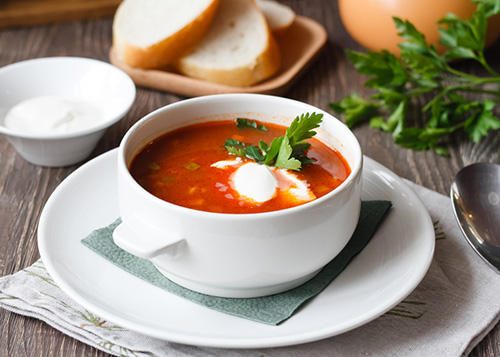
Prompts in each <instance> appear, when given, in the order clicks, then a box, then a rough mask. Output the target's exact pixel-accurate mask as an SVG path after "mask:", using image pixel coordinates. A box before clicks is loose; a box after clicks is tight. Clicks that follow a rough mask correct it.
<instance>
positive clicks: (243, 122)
mask: <svg viewBox="0 0 500 357" xmlns="http://www.w3.org/2000/svg"><path fill="white" fill-rule="evenodd" d="M236 126H237V127H238V128H253V129H259V130H262V131H267V128H266V127H265V126H264V125H258V124H257V122H256V121H252V120H249V119H243V118H237V119H236Z"/></svg>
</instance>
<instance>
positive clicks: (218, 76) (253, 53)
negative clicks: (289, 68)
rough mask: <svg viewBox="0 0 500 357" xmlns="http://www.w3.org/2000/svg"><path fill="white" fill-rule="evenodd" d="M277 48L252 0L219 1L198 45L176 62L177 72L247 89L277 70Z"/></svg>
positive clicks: (278, 59) (278, 56)
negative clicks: (215, 11) (212, 18)
mask: <svg viewBox="0 0 500 357" xmlns="http://www.w3.org/2000/svg"><path fill="white" fill-rule="evenodd" d="M280 62H281V57H280V53H279V48H278V45H277V43H276V40H275V39H274V36H273V35H272V33H271V31H270V30H269V26H268V24H267V21H266V19H265V17H264V15H263V14H262V12H261V10H260V8H259V7H258V6H257V4H256V3H255V1H254V0H220V3H219V8H218V10H217V13H216V15H215V18H214V20H213V22H212V25H211V26H210V28H209V30H208V32H207V33H206V34H205V36H204V37H203V39H202V40H201V42H200V43H199V44H198V45H197V46H196V47H195V48H194V49H193V50H192V51H191V52H189V53H188V54H187V55H185V56H183V57H181V58H180V59H179V61H177V62H176V65H175V66H176V68H177V69H178V70H179V72H181V73H183V74H185V75H187V76H190V77H194V78H198V79H203V80H206V81H209V82H215V83H221V84H227V85H231V86H251V85H253V84H255V83H257V82H260V81H262V80H264V79H266V78H268V77H270V76H272V75H273V74H275V73H276V72H277V71H278V69H279V67H280Z"/></svg>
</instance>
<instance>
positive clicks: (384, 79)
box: [330, 0, 500, 155]
mask: <svg viewBox="0 0 500 357" xmlns="http://www.w3.org/2000/svg"><path fill="white" fill-rule="evenodd" d="M474 2H475V3H477V4H478V6H477V10H476V12H475V13H474V14H473V16H472V18H469V19H466V20H461V19H460V18H458V17H457V16H455V15H453V14H448V15H447V16H445V17H444V18H443V19H441V20H440V21H439V23H440V24H444V25H446V26H445V27H440V28H439V32H440V39H441V40H440V44H442V45H444V46H446V48H447V49H446V51H445V52H444V53H442V54H440V53H438V51H437V49H436V47H435V46H434V45H429V44H427V43H426V41H425V37H424V35H423V34H422V33H420V32H419V31H418V30H417V29H416V28H415V27H414V26H413V25H412V24H411V23H410V22H408V21H403V20H401V19H399V18H397V17H395V18H394V22H395V24H396V28H397V30H398V31H399V33H398V34H399V36H400V37H401V38H402V39H404V40H405V42H403V43H401V44H400V45H399V47H400V48H401V53H400V60H399V59H398V58H397V57H396V56H395V55H394V54H391V53H389V52H388V51H385V50H384V51H381V52H374V51H367V52H366V53H361V52H356V51H352V50H347V51H346V53H347V56H348V58H349V60H350V61H351V63H352V64H353V65H354V66H355V67H356V69H357V72H358V73H360V74H364V75H367V76H369V77H370V78H369V79H368V80H367V81H366V82H365V83H364V85H365V86H366V87H369V88H373V89H374V90H375V92H376V93H375V94H373V95H372V96H371V97H369V98H368V99H364V98H362V97H360V96H359V95H358V94H356V93H354V94H351V95H349V96H347V97H345V98H344V99H342V100H341V101H340V102H337V103H330V108H331V109H332V110H334V111H335V112H337V113H343V114H345V122H346V124H347V125H348V126H349V127H353V126H355V125H356V124H358V123H360V122H362V121H365V120H370V126H371V127H373V128H379V129H382V130H385V131H388V132H391V133H392V134H393V136H394V140H395V142H396V143H397V144H398V145H401V146H403V147H406V148H411V149H414V150H427V149H432V150H434V151H436V152H437V153H439V154H442V155H447V154H448V152H447V150H446V149H445V148H444V147H443V146H442V144H443V140H444V139H445V138H446V137H447V136H448V135H450V134H451V133H453V132H455V131H457V130H465V132H467V133H468V135H469V137H470V139H471V140H472V141H473V142H475V143H477V142H479V141H480V140H481V138H482V137H483V136H486V135H487V134H488V132H489V131H490V130H496V129H499V128H500V120H499V118H498V117H496V116H494V115H493V113H492V112H493V109H494V107H495V105H496V103H498V102H499V101H500V90H499V89H500V88H499V87H498V84H500V75H499V74H498V73H497V72H495V71H494V70H493V69H492V68H491V67H490V65H489V64H488V63H487V61H486V59H485V56H484V50H485V39H486V27H487V19H488V18H489V17H491V16H493V15H496V14H498V13H500V0H474ZM457 59H468V60H474V61H477V62H479V63H480V64H481V65H482V67H484V68H485V69H486V71H487V72H488V73H489V76H486V77H480V76H476V75H472V74H469V73H465V72H462V71H459V70H457V69H455V68H454V67H453V64H454V62H455V61H456V60H457ZM486 84H488V86H492V85H495V86H497V87H496V88H495V89H493V90H491V89H487V88H486V87H485V85H486ZM474 93H476V94H477V93H480V94H483V95H484V94H485V95H487V97H488V99H486V100H482V101H479V100H473V99H471V97H472V96H473V94H474ZM420 98H421V99H420ZM429 98H431V99H430V100H428V99H429ZM417 100H423V101H425V103H426V104H425V105H424V106H423V108H422V112H423V114H424V118H425V119H424V121H425V124H424V125H423V126H422V127H412V126H408V124H407V120H406V119H407V116H408V112H409V111H410V110H411V104H413V103H415V102H416V101H417Z"/></svg>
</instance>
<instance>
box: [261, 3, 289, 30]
mask: <svg viewBox="0 0 500 357" xmlns="http://www.w3.org/2000/svg"><path fill="white" fill-rule="evenodd" d="M257 5H259V7H260V9H261V10H262V12H263V13H264V16H265V17H266V20H267V23H268V24H269V28H270V29H271V31H272V32H273V33H274V35H276V36H281V35H282V34H283V33H285V32H286V30H287V29H288V28H289V27H290V26H291V25H292V23H293V21H294V20H295V11H293V10H292V9H291V8H290V7H288V6H286V5H283V4H280V3H279V2H277V1H274V0H257Z"/></svg>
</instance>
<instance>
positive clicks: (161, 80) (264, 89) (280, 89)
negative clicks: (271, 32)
mask: <svg viewBox="0 0 500 357" xmlns="http://www.w3.org/2000/svg"><path fill="white" fill-rule="evenodd" d="M326 41H327V33H326V30H325V29H324V28H323V26H322V25H321V24H319V23H318V22H316V21H314V20H312V19H310V18H307V17H302V16H297V17H296V18H295V21H294V23H293V24H292V26H291V27H290V28H289V29H287V30H286V32H285V33H284V34H283V35H282V36H279V37H277V42H278V45H279V46H280V50H281V56H282V63H281V69H280V70H279V71H278V73H276V74H275V75H274V76H273V77H271V78H269V79H267V80H265V81H263V82H261V83H257V84H255V85H253V86H249V87H232V86H228V85H224V84H217V83H211V82H207V81H203V80H199V79H195V78H189V77H187V76H184V75H182V74H179V73H175V72H169V71H167V70H164V71H162V70H156V69H152V70H149V69H140V68H132V67H130V66H127V65H126V64H125V63H123V62H121V61H120V60H119V59H118V58H117V56H116V55H115V53H114V51H113V48H111V49H110V53H109V58H110V62H111V63H112V64H113V65H115V66H117V67H118V68H120V69H122V70H123V71H124V72H125V73H127V74H128V75H129V76H130V77H131V78H132V80H133V81H134V82H135V84H136V85H138V86H142V87H147V88H152V89H158V90H162V91H166V92H171V93H175V94H180V95H183V96H187V97H196V96H201V95H208V94H220V93H261V94H273V95H282V94H284V93H285V92H286V91H287V90H288V89H289V88H290V87H291V86H292V85H293V83H294V82H295V81H296V80H297V79H298V78H299V77H300V76H301V75H302V74H304V72H305V71H306V70H307V68H308V67H309V66H310V65H311V64H312V63H313V61H314V60H315V59H316V57H317V56H318V55H319V53H320V51H321V50H322V48H323V47H324V45H325V43H326Z"/></svg>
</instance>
